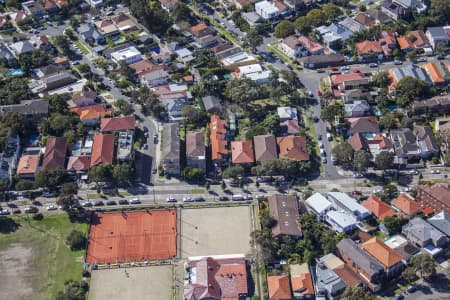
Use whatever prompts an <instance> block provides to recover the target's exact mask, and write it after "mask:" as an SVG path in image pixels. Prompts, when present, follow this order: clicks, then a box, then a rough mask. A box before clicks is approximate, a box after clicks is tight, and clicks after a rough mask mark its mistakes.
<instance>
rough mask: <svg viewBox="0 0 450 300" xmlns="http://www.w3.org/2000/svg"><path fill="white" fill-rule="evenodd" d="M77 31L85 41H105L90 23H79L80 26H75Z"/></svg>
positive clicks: (99, 42)
mask: <svg viewBox="0 0 450 300" xmlns="http://www.w3.org/2000/svg"><path fill="white" fill-rule="evenodd" d="M77 31H78V34H79V35H80V37H81V38H82V39H83V40H84V41H86V42H90V43H96V44H103V43H105V37H104V36H103V34H101V33H100V32H98V31H97V29H96V28H95V26H94V25H93V24H92V23H84V24H81V25H80V27H78V28H77Z"/></svg>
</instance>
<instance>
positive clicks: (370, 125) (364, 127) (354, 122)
mask: <svg viewBox="0 0 450 300" xmlns="http://www.w3.org/2000/svg"><path fill="white" fill-rule="evenodd" d="M346 122H347V124H348V125H349V129H348V130H347V134H348V135H349V136H351V135H354V134H356V133H363V134H364V133H379V132H380V127H378V121H377V118H376V117H374V116H369V117H359V118H347V119H346Z"/></svg>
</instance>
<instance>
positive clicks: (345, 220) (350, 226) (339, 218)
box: [325, 210, 358, 232]
mask: <svg viewBox="0 0 450 300" xmlns="http://www.w3.org/2000/svg"><path fill="white" fill-rule="evenodd" d="M325 221H326V222H327V223H328V224H330V225H331V227H332V228H333V230H334V231H336V232H350V231H352V230H354V229H356V223H358V221H357V220H356V218H355V217H354V216H353V215H352V214H350V213H348V212H346V211H343V210H339V211H336V210H330V211H328V212H327V213H326V217H325Z"/></svg>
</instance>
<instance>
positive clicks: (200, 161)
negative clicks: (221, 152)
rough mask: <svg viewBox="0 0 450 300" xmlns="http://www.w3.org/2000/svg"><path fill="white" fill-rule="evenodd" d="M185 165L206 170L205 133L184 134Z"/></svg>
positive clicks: (192, 132) (190, 132) (191, 132)
mask: <svg viewBox="0 0 450 300" xmlns="http://www.w3.org/2000/svg"><path fill="white" fill-rule="evenodd" d="M186 165H187V166H188V167H191V168H199V169H201V170H203V171H205V170H206V148H205V132H203V131H189V132H188V133H187V134H186Z"/></svg>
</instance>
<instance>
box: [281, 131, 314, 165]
mask: <svg viewBox="0 0 450 300" xmlns="http://www.w3.org/2000/svg"><path fill="white" fill-rule="evenodd" d="M277 143H278V148H279V150H280V153H279V157H280V158H288V159H292V160H297V161H308V160H309V153H308V147H307V145H306V137H305V136H294V135H289V136H284V137H277Z"/></svg>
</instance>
